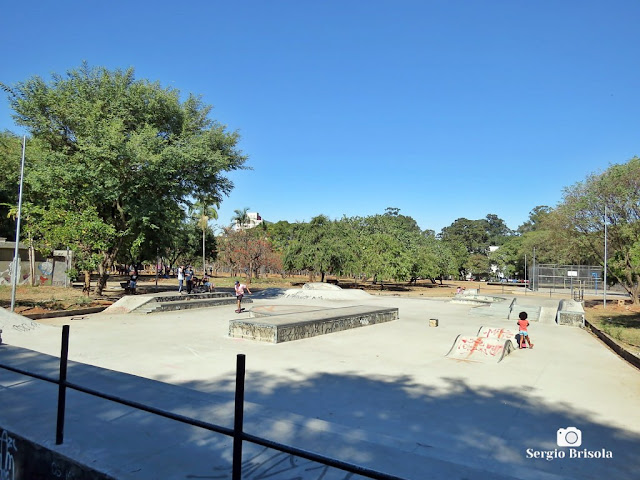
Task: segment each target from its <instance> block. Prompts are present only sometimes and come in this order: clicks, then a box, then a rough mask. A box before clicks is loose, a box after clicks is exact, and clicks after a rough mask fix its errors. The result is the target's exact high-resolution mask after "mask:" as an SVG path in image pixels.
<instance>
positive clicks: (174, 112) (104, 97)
mask: <svg viewBox="0 0 640 480" xmlns="http://www.w3.org/2000/svg"><path fill="white" fill-rule="evenodd" d="M5 89H6V90H7V91H9V92H10V103H11V106H12V108H13V110H14V112H15V115H14V118H15V120H16V122H17V123H18V124H19V125H22V126H24V127H26V128H27V129H28V131H29V133H30V135H31V138H30V142H31V143H32V145H33V150H34V152H33V155H31V156H30V157H29V168H28V173H27V174H26V177H25V183H26V184H27V185H28V188H27V189H26V192H27V195H28V197H27V198H28V201H29V202H31V203H32V204H34V205H37V206H39V207H41V208H42V209H44V210H43V215H47V214H48V213H47V212H49V211H50V210H54V209H63V210H65V211H67V212H72V213H76V214H81V213H82V212H84V211H86V210H88V209H92V208H93V209H95V212H96V214H95V218H93V217H92V221H94V222H101V223H102V224H103V228H107V227H108V228H110V229H112V230H113V235H112V236H111V241H109V242H108V245H103V246H99V247H98V246H96V251H94V252H93V253H94V254H98V255H99V256H100V259H101V260H100V265H99V270H100V273H101V274H102V275H101V282H100V283H99V285H98V289H99V291H101V289H102V287H103V286H104V284H105V282H106V272H107V271H108V270H109V268H110V266H111V265H112V264H113V262H114V260H115V258H116V256H117V255H118V253H119V252H120V251H121V250H123V249H128V248H129V247H130V246H131V245H136V244H141V243H144V242H147V243H148V242H149V241H151V240H152V239H153V240H155V241H156V242H158V245H157V246H158V247H160V246H161V245H160V244H161V243H162V239H167V238H168V237H169V236H170V235H172V226H175V224H176V222H177V221H179V219H181V218H183V217H184V215H185V213H184V212H185V210H186V209H187V208H188V206H189V205H190V204H191V202H192V199H194V198H197V199H199V200H200V201H202V202H203V203H205V204H207V205H215V204H217V203H219V202H220V201H221V200H222V198H223V197H224V196H225V195H228V194H229V193H230V191H231V190H232V188H233V184H232V182H231V181H230V180H229V179H228V178H227V177H226V176H225V173H226V172H229V171H232V170H237V169H242V168H245V167H244V163H245V162H246V160H247V157H246V156H245V155H243V154H242V152H241V151H240V150H238V148H237V143H238V141H239V135H238V133H237V132H228V131H227V130H226V127H225V126H224V125H221V124H219V123H218V122H216V121H215V120H213V119H211V118H210V112H211V106H208V105H205V104H204V103H203V102H202V100H201V99H200V98H199V97H197V96H194V95H189V96H187V98H186V99H185V100H184V101H181V99H180V92H179V91H178V90H176V89H173V88H163V87H161V86H160V85H159V84H158V83H152V82H150V81H148V80H137V79H136V78H135V76H134V71H133V69H131V68H130V69H127V70H120V69H117V70H108V69H106V68H103V67H98V68H90V67H89V66H88V65H87V64H86V63H85V64H82V65H81V66H80V67H79V68H77V69H73V70H70V71H69V72H67V74H66V75H64V76H63V75H57V74H55V75H53V76H52V79H51V81H49V82H46V81H45V80H43V79H42V78H40V77H38V76H35V77H32V78H30V79H28V80H25V81H23V82H20V83H18V84H16V85H14V86H11V87H7V88H5ZM54 204H55V205H54ZM69 228H72V226H71V225H70V227H69ZM76 233H77V234H79V235H81V234H83V232H82V231H80V232H76ZM41 236H43V237H46V236H47V233H46V232H41ZM45 243H46V242H45Z"/></svg>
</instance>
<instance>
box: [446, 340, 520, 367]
mask: <svg viewBox="0 0 640 480" xmlns="http://www.w3.org/2000/svg"><path fill="white" fill-rule="evenodd" d="M513 350H514V346H513V343H512V342H511V340H507V339H504V338H496V337H466V336H463V335H458V336H457V337H456V339H455V341H454V342H453V346H452V347H451V350H449V353H447V355H446V356H447V357H449V358H453V359H455V360H464V361H468V362H482V363H498V362H499V361H501V360H502V359H503V358H504V357H505V356H506V355H509V354H510V353H511V352H512V351H513Z"/></svg>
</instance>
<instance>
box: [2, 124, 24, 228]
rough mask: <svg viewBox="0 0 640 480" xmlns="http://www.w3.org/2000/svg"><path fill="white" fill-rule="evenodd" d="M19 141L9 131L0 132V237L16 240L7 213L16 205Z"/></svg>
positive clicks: (20, 151)
mask: <svg viewBox="0 0 640 480" xmlns="http://www.w3.org/2000/svg"><path fill="white" fill-rule="evenodd" d="M21 156H22V145H21V139H20V138H19V137H18V136H16V135H14V134H12V133H11V132H9V131H4V132H0V237H6V238H8V239H10V240H15V238H16V225H15V222H14V221H13V220H12V219H11V215H9V211H10V210H11V208H12V206H14V205H17V204H18V184H19V182H20V160H21Z"/></svg>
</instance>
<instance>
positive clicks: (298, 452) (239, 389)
mask: <svg viewBox="0 0 640 480" xmlns="http://www.w3.org/2000/svg"><path fill="white" fill-rule="evenodd" d="M68 344H69V325H64V326H63V329H62V349H61V355H60V378H59V379H55V378H51V377H48V376H46V375H40V374H38V373H34V372H29V371H27V370H23V369H21V368H17V367H12V366H10V365H4V364H1V363H0V368H3V369H5V370H9V371H12V372H15V373H18V374H20V375H25V376H28V377H32V378H36V379H38V380H43V381H45V382H50V383H54V384H56V385H58V386H59V392H58V422H57V425H56V445H60V444H62V443H63V439H64V435H63V433H64V410H65V390H66V389H67V388H70V389H72V390H76V391H79V392H82V393H85V394H88V395H91V396H94V397H99V398H102V399H105V400H109V401H111V402H115V403H119V404H121V405H126V406H128V407H131V408H135V409H137V410H142V411H145V412H148V413H151V414H153V415H158V416H160V417H164V418H168V419H170V420H174V421H177V422H180V423H184V424H187V425H191V426H194V427H198V428H202V429H205V430H209V431H212V432H215V433H219V434H222V435H227V436H229V437H232V438H233V465H232V479H233V480H240V479H241V478H242V443H243V442H250V443H253V444H256V445H261V446H263V447H266V448H270V449H273V450H278V451H280V452H282V453H285V454H289V455H293V456H296V457H300V458H304V459H306V460H310V461H313V462H317V463H321V464H323V465H326V466H328V467H332V468H337V469H339V470H342V471H346V472H350V473H355V474H357V475H361V476H363V477H367V478H371V479H373V480H405V479H404V478H402V477H398V476H395V475H390V474H387V473H383V472H379V471H377V470H373V469H370V468H366V467H362V466H360V465H355V464H352V463H348V462H344V461H342V460H337V459H335V458H331V457H327V456H325V455H320V454H318V453H314V452H310V451H307V450H303V449H300V448H296V447H292V446H290V445H285V444H282V443H278V442H275V441H272V440H268V439H266V438H262V437H258V436H256V435H251V434H248V433H246V432H244V431H243V417H244V376H245V355H243V354H238V355H237V361H236V395H235V397H236V398H235V413H234V427H233V428H228V427H222V426H220V425H216V424H213V423H209V422H204V421H202V420H197V419H194V418H191V417H187V416H185V415H179V414H177V413H173V412H169V411H166V410H162V409H160V408H155V407H152V406H149V405H145V404H143V403H140V402H136V401H133V400H128V399H125V398H121V397H117V396H115V395H111V394H108V393H104V392H100V391H98V390H94V389H92V388H88V387H84V386H82V385H78V384H76V383H72V382H69V381H67V380H66V372H67V358H68V356H67V353H68Z"/></svg>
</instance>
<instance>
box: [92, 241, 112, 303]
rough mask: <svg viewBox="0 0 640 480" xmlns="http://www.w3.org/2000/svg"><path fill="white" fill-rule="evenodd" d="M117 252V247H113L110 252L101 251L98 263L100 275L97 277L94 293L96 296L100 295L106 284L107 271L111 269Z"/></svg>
mask: <svg viewBox="0 0 640 480" xmlns="http://www.w3.org/2000/svg"><path fill="white" fill-rule="evenodd" d="M117 253H118V248H114V249H113V251H111V252H103V257H102V262H101V263H100V265H98V272H99V273H100V276H99V277H98V282H97V283H96V289H95V292H94V293H95V294H96V295H98V296H102V292H103V290H104V289H105V287H106V286H107V280H108V279H109V271H111V267H112V266H113V261H114V260H115V258H116V255H117Z"/></svg>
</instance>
